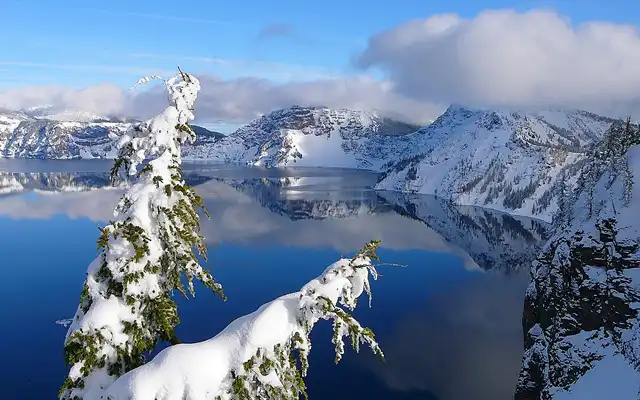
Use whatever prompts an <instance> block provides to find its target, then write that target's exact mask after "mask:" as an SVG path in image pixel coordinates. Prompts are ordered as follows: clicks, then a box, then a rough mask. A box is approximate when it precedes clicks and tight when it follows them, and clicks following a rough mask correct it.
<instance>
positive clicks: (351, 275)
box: [106, 241, 383, 400]
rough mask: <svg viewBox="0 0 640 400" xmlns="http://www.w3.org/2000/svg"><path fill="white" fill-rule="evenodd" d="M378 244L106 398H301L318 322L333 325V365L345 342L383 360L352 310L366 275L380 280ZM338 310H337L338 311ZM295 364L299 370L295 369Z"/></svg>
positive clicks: (181, 350)
mask: <svg viewBox="0 0 640 400" xmlns="http://www.w3.org/2000/svg"><path fill="white" fill-rule="evenodd" d="M379 243H380V242H378V241H372V242H370V243H368V244H367V245H366V246H365V247H364V248H363V249H362V250H361V251H360V252H359V253H358V254H357V255H356V256H355V257H353V258H352V259H350V260H349V259H341V260H339V261H337V262H335V263H334V264H332V265H330V266H329V267H328V268H327V269H326V270H325V271H324V272H323V273H322V275H320V276H319V277H317V278H315V279H313V280H312V281H310V282H308V283H307V284H306V285H305V286H304V287H303V288H302V289H301V290H300V291H298V292H295V293H290V294H287V295H284V296H281V297H279V298H277V299H275V300H273V301H271V302H270V303H267V304H264V305H263V306H261V307H260V308H259V309H258V310H256V311H255V312H253V313H251V314H249V315H245V316H243V317H240V318H238V319H236V320H235V321H233V322H232V323H231V324H229V325H228V326H227V327H226V328H225V329H224V330H223V331H222V332H220V333H219V334H218V335H216V336H215V337H213V338H211V339H209V340H206V341H204V342H200V343H194V344H178V345H175V346H172V347H169V348H167V349H165V350H163V351H161V352H160V353H159V354H158V355H157V356H156V357H155V358H154V359H153V360H151V361H150V362H149V363H147V364H145V365H143V366H140V367H138V368H136V369H134V370H132V371H130V372H128V373H126V374H125V375H123V376H121V377H120V378H119V379H118V380H116V381H115V383H113V384H112V385H111V386H110V387H109V388H108V389H107V391H106V396H107V398H110V399H118V400H200V399H221V400H227V399H298V398H300V395H302V396H304V397H306V394H307V393H306V387H305V383H304V380H303V377H304V376H305V375H306V373H307V367H308V355H309V351H310V349H311V343H310V340H309V333H310V332H311V330H312V329H313V326H314V325H315V323H316V322H318V321H319V320H321V319H323V320H331V321H332V322H333V339H332V342H333V344H334V345H335V351H336V363H337V362H338V361H340V359H341V357H342V355H343V353H344V342H343V338H344V337H345V336H348V337H349V339H350V342H351V345H352V347H353V348H354V349H355V350H356V351H358V350H359V348H360V344H366V345H368V346H369V347H371V349H372V350H373V352H374V353H376V354H378V355H380V356H381V357H383V354H382V350H381V349H380V347H379V346H378V343H377V342H376V340H375V337H374V334H373V332H372V331H371V330H370V329H368V328H365V327H362V326H361V325H360V323H358V321H356V320H355V319H354V318H353V317H352V316H351V314H350V313H349V310H353V309H354V308H355V306H356V303H357V300H358V297H359V296H360V295H361V294H362V293H363V292H366V293H367V294H369V296H370V295H371V290H370V289H371V288H370V286H369V274H371V276H372V277H373V279H376V278H377V277H378V273H377V271H376V268H375V266H374V265H373V264H372V260H377V259H378V256H377V255H376V253H375V250H376V249H377V247H378V246H379ZM341 306H342V307H341ZM298 361H299V363H300V366H298Z"/></svg>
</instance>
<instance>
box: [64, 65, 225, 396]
mask: <svg viewBox="0 0 640 400" xmlns="http://www.w3.org/2000/svg"><path fill="white" fill-rule="evenodd" d="M150 79H161V78H159V77H157V76H151V77H147V78H143V79H141V80H140V81H139V82H138V84H141V83H146V82H148V81H149V80H150ZM163 83H164V86H165V88H166V90H167V91H168V94H169V102H170V104H169V106H168V107H167V108H166V109H165V110H164V111H163V112H162V113H160V114H159V115H158V116H156V117H154V118H151V119H149V120H147V121H145V122H143V123H140V124H139V125H137V126H136V128H135V129H134V130H133V131H132V132H129V133H128V134H127V135H125V136H123V137H122V139H121V140H120V142H119V149H120V150H119V155H118V158H117V159H116V160H115V163H114V166H113V169H112V170H111V176H112V178H113V179H116V178H117V177H118V176H119V175H120V173H121V170H124V171H126V172H127V173H128V174H129V175H130V176H135V183H134V184H133V185H132V186H131V188H130V189H128V190H127V192H126V193H125V194H124V195H123V196H122V198H121V200H120V202H119V204H118V205H117V206H116V209H115V212H114V216H115V219H114V220H113V221H111V222H110V223H109V224H108V225H107V226H105V227H103V228H100V231H101V235H100V237H99V239H98V249H99V251H100V254H99V255H98V257H97V258H96V259H95V260H94V261H93V262H92V263H91V264H90V265H89V269H88V272H87V277H86V280H85V283H84V287H83V289H82V293H81V296H80V304H79V307H78V310H77V312H76V315H75V317H74V318H73V323H72V324H71V326H70V327H69V331H68V333H67V337H66V340H65V347H64V357H65V360H66V362H67V364H68V365H69V366H70V371H69V375H68V377H67V379H66V380H65V382H64V384H63V386H62V388H61V389H60V394H59V397H60V398H61V399H75V398H80V399H94V398H100V397H101V396H102V392H103V391H104V390H105V389H106V388H107V387H108V386H109V385H110V384H111V383H112V382H113V381H114V380H115V379H116V378H117V377H118V376H120V375H122V374H124V373H125V372H127V371H130V370H132V369H134V368H136V367H138V366H139V365H141V364H143V363H144V360H145V354H147V353H148V352H149V351H151V350H153V349H154V348H155V346H156V345H157V344H158V343H159V342H160V341H169V342H171V343H177V342H179V340H178V338H177V337H176V334H175V332H174V329H175V327H176V325H177V324H178V322H179V318H178V310H177V306H176V303H175V302H174V301H173V300H172V298H171V296H170V295H171V293H172V292H173V291H174V290H176V289H177V290H178V291H180V292H181V293H182V294H184V295H185V296H187V294H188V292H190V293H191V294H192V295H193V294H194V287H193V281H194V279H197V280H199V281H201V282H203V283H204V284H205V285H206V286H207V287H208V288H209V289H211V290H212V291H214V292H216V293H218V294H220V295H221V296H223V297H224V295H223V294H222V287H221V286H220V285H219V284H218V283H217V282H216V281H215V280H214V279H213V277H212V276H211V274H210V273H209V271H207V270H206V269H204V268H203V267H202V266H201V265H200V263H199V261H198V258H197V255H196V253H199V254H200V255H202V256H203V257H205V258H206V248H205V245H204V241H203V237H202V236H201V234H200V221H199V216H198V214H197V209H198V208H202V209H203V203H202V199H201V198H200V197H199V196H198V195H197V194H196V193H195V191H194V190H193V188H191V187H190V186H189V185H187V184H186V183H185V182H184V180H183V178H182V170H181V168H180V164H181V158H180V149H181V146H182V144H184V143H185V142H188V141H193V140H195V134H194V132H193V131H192V129H191V127H190V126H189V121H191V120H193V118H194V114H193V111H192V109H193V105H194V102H195V100H196V97H197V94H198V91H199V90H200V84H199V82H198V80H197V79H196V78H195V77H194V76H192V75H189V74H185V73H183V72H182V71H180V73H179V74H178V75H176V76H175V77H172V78H170V79H168V80H166V81H165V80H163ZM205 211H206V210H205ZM181 278H185V282H186V283H187V287H186V288H185V286H184V285H183V283H182V282H181Z"/></svg>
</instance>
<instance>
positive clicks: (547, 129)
mask: <svg viewBox="0 0 640 400" xmlns="http://www.w3.org/2000/svg"><path fill="white" fill-rule="evenodd" d="M544 118H549V120H546V119H544ZM552 125H554V126H557V127H559V128H565V129H570V130H571V134H573V137H574V144H571V141H570V140H569V139H567V138H566V137H565V136H566V133H563V134H561V133H559V132H557V131H556V130H555V129H554V128H553V127H552ZM610 125H611V121H610V120H605V119H598V118H597V117H594V116H592V115H590V114H585V113H582V112H578V111H574V112H571V111H553V112H552V111H548V112H543V111H540V112H536V113H533V112H532V113H525V112H522V113H507V112H494V111H490V110H471V109H465V108H462V107H454V106H452V107H451V108H450V109H449V110H447V112H445V114H443V115H442V116H441V117H440V118H439V119H438V120H437V121H436V122H434V123H433V124H431V125H430V126H428V127H426V128H423V129H422V130H420V131H419V132H417V133H416V134H413V135H409V136H408V137H407V138H406V139H407V140H408V144H404V145H403V146H400V143H398V146H399V151H398V153H397V155H396V160H395V163H392V164H391V166H390V167H389V168H383V169H384V171H383V172H385V177H384V179H382V181H381V182H380V183H378V185H377V186H376V188H377V189H380V190H394V191H402V192H410V193H422V194H433V195H437V196H440V197H444V198H447V199H451V200H453V201H454V202H455V203H457V204H461V205H478V206H482V207H488V208H492V209H495V210H498V211H504V212H508V213H510V214H516V215H522V216H532V217H536V218H539V219H542V220H545V221H547V222H550V221H551V218H552V215H553V213H554V212H555V211H556V209H557V206H556V201H555V194H554V192H553V191H551V188H552V185H554V184H556V183H557V182H558V180H559V179H560V176H561V173H562V171H563V169H565V168H569V167H571V166H574V165H576V163H578V162H579V161H581V160H583V159H584V158H585V156H586V155H585V148H586V146H587V144H589V143H590V142H591V141H592V140H595V139H596V138H598V137H602V135H603V133H604V132H605V131H606V129H607V128H609V126H610ZM570 146H577V147H576V148H575V149H573V150H568V149H570V148H571V147H570ZM414 156H417V157H418V158H417V159H416V160H414V161H412V162H407V160H409V159H410V158H411V157H414ZM398 165H399V166H400V167H396V166H398ZM410 169H413V170H414V171H415V174H414V175H415V177H414V178H413V179H412V178H411V177H410V175H409V174H408V172H409V170H410ZM576 174H577V172H574V173H573V174H569V176H568V178H567V185H568V186H569V187H573V185H575V175H576ZM530 183H533V184H535V188H534V190H532V191H531V192H530V193H527V194H526V195H523V197H524V198H523V200H524V201H523V202H522V203H521V204H518V203H517V202H516V203H515V204H512V203H513V200H510V201H509V197H511V198H512V199H513V196H510V191H513V192H518V191H524V190H525V188H526V187H527V186H528V185H529V184H530ZM549 195H551V197H552V201H550V202H548V204H545V203H544V202H542V200H541V199H543V198H545V197H549ZM516 197H518V196H516ZM534 206H535V209H534Z"/></svg>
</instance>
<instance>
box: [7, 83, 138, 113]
mask: <svg viewBox="0 0 640 400" xmlns="http://www.w3.org/2000/svg"><path fill="white" fill-rule="evenodd" d="M127 102H128V95H127V93H126V92H125V91H124V90H123V89H122V88H120V87H119V86H117V85H113V84H106V83H105V84H100V85H94V86H88V87H85V88H72V87H68V86H62V85H41V86H27V87H24V88H18V89H11V90H7V91H4V92H1V93H0V107H3V108H8V109H22V108H29V107H38V106H44V105H55V106H59V107H63V108H67V109H74V110H82V111H89V112H95V113H101V114H105V115H108V114H121V113H123V112H125V110H126V107H127Z"/></svg>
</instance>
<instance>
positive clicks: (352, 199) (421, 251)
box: [0, 160, 545, 400]
mask: <svg viewBox="0 0 640 400" xmlns="http://www.w3.org/2000/svg"><path fill="white" fill-rule="evenodd" d="M109 167H110V163H109V162H92V161H55V162H51V161H15V162H12V161H10V160H0V193H4V194H0V269H1V272H2V274H3V275H4V278H5V285H4V288H3V290H2V291H0V304H2V319H1V322H0V330H1V331H2V333H3V340H2V341H0V354H2V355H3V365H4V366H5V368H4V369H3V373H2V385H3V394H4V395H5V397H8V398H21V399H55V398H56V393H57V391H58V388H59V386H60V384H61V383H62V381H63V379H64V377H65V375H66V371H67V370H66V367H65V365H64V362H63V359H62V346H63V341H64V336H65V333H66V329H65V328H64V327H63V326H61V325H58V324H56V323H55V321H56V320H61V319H64V318H70V317H72V316H73V313H74V311H75V309H76V306H77V302H78V298H79V294H80V289H81V287H82V283H83V280H84V275H85V271H86V268H87V266H88V264H89V263H90V262H91V260H92V259H93V258H94V257H95V255H96V253H95V248H96V244H95V241H96V239H97V236H98V230H97V227H98V226H99V225H102V224H104V223H105V221H107V220H108V219H109V218H110V217H111V213H112V209H113V206H114V205H115V203H116V202H117V200H118V198H119V196H120V195H121V193H122V192H121V190H120V189H114V188H109V187H108V186H107V185H108V183H107V179H106V178H107V177H106V175H105V173H104V171H106V170H108V168H109ZM2 171H4V172H2ZM185 171H186V173H187V174H188V180H189V182H191V184H193V185H196V188H197V190H198V192H199V193H200V195H202V196H203V197H204V199H205V204H206V206H207V207H208V208H209V210H210V212H211V214H212V218H211V219H210V220H206V221H204V222H203V227H202V229H203V233H204V234H205V236H206V238H207V242H208V244H209V262H208V264H207V266H208V267H210V268H211V269H212V272H213V274H214V276H215V277H216V278H217V279H218V280H219V282H221V283H222V284H223V285H224V289H225V292H226V295H227V296H228V298H229V300H228V301H227V302H226V303H223V302H222V301H220V300H219V299H218V298H217V297H215V296H214V295H212V294H211V293H208V292H206V291H205V290H204V288H202V287H200V288H198V289H199V290H198V292H197V298H196V299H189V300H181V299H180V300H179V304H180V312H181V319H182V322H181V324H180V325H179V326H178V330H177V332H178V335H179V336H180V338H181V339H182V340H183V341H186V342H190V341H198V340H203V339H206V338H209V337H211V336H213V335H215V334H216V333H217V332H219V331H220V330H221V329H222V328H223V327H224V326H226V325H227V324H228V323H229V322H231V321H232V320H233V319H234V318H236V317H238V316H240V315H242V314H246V313H249V312H252V311H254V310H255V309H256V308H257V307H258V306H259V305H261V304H262V303H265V302H267V301H269V300H271V299H273V298H275V297H277V296H280V295H282V294H284V293H287V292H291V291H295V290H298V289H299V288H300V287H301V286H302V285H303V284H304V283H306V282H307V281H309V280H310V279H312V278H314V277H315V276H317V275H318V274H320V273H321V272H322V271H323V270H324V268H325V267H326V266H327V265H328V264H330V263H332V262H333V261H335V260H336V259H338V258H339V257H340V256H341V255H347V256H350V255H352V254H353V253H354V252H355V251H357V250H358V249H359V248H360V247H361V246H362V245H363V244H364V243H365V242H367V241H369V240H371V239H381V240H382V241H383V243H382V249H381V251H380V252H379V253H380V256H381V257H382V258H383V261H388V262H393V263H399V264H404V265H406V266H407V267H406V268H393V267H383V268H382V270H381V272H382V274H383V276H382V277H381V278H380V279H379V280H378V281H377V282H374V283H373V294H374V299H373V307H372V308H367V306H366V302H361V304H360V306H359V307H358V309H357V310H356V312H355V315H356V317H357V318H359V319H360V320H361V322H362V323H363V324H364V325H367V326H369V327H371V328H372V329H373V330H374V332H375V333H376V334H377V337H378V339H379V342H380V344H381V346H382V348H383V350H384V351H385V353H386V358H387V362H386V363H383V362H381V361H380V360H378V359H377V358H375V357H374V356H372V355H371V354H370V352H369V351H368V350H367V349H365V348H363V350H362V352H361V353H360V354H355V353H354V352H353V351H347V354H346V355H345V357H344V358H343V361H342V362H341V363H340V364H339V365H337V366H336V365H334V364H333V359H334V353H333V348H332V345H331V342H330V338H331V335H330V333H331V332H330V331H331V327H330V325H329V324H328V323H322V322H320V323H319V324H318V325H317V327H316V329H315V330H314V332H313V334H312V340H313V345H314V347H313V350H312V352H311V358H310V362H311V366H310V370H309V377H308V378H307V383H308V387H309V393H310V397H311V399H339V400H340V399H361V398H362V399H431V400H433V399H438V400H468V399H495V400H501V399H505V400H506V399H509V398H511V397H512V391H513V388H514V385H515V382H516V379H517V374H518V370H519V367H520V357H521V354H522V333H521V327H520V326H521V325H520V320H521V311H522V299H523V297H524V290H525V288H526V285H527V281H528V274H527V271H526V268H527V263H528V262H529V261H530V260H531V258H532V257H533V256H534V255H535V253H536V251H537V250H538V248H539V247H540V245H541V242H542V240H543V238H544V235H545V233H544V230H545V226H544V225H543V224H541V223H539V222H537V221H534V220H528V219H522V218H521V219H515V218H512V217H509V216H507V215H504V214H500V213H497V212H494V211H491V210H484V209H481V208H477V207H456V206H453V205H451V204H449V203H448V202H444V201H442V200H440V199H437V198H435V197H431V196H405V195H399V194H394V193H376V192H374V191H373V190H371V189H370V188H371V186H372V184H373V183H374V182H375V180H376V176H375V175H374V174H370V173H365V172H358V171H350V170H333V169H308V168H307V169H288V170H286V171H282V170H260V169H252V168H251V169H250V168H245V167H237V166H228V165H209V164H193V165H188V166H186V167H185Z"/></svg>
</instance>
